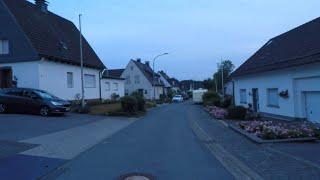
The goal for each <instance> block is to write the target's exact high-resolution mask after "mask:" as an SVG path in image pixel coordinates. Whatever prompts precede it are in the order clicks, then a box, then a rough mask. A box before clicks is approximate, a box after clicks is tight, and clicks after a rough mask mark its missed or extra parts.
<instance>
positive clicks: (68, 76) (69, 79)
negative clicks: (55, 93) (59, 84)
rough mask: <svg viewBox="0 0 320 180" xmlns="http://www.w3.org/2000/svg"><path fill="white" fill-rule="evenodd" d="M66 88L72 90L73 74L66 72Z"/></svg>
mask: <svg viewBox="0 0 320 180" xmlns="http://www.w3.org/2000/svg"><path fill="white" fill-rule="evenodd" d="M67 87H68V88H74V79H73V72H67Z"/></svg>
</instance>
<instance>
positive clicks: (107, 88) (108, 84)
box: [106, 82, 110, 91]
mask: <svg viewBox="0 0 320 180" xmlns="http://www.w3.org/2000/svg"><path fill="white" fill-rule="evenodd" d="M106 91H110V82H106Z"/></svg>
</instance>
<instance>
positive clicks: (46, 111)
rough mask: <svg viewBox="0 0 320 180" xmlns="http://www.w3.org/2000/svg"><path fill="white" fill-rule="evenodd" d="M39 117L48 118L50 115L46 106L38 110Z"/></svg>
mask: <svg viewBox="0 0 320 180" xmlns="http://www.w3.org/2000/svg"><path fill="white" fill-rule="evenodd" d="M40 115H41V116H44V117H45V116H49V115H50V110H49V108H48V107H47V106H43V107H41V108H40Z"/></svg>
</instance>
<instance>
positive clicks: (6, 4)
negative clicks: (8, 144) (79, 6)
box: [0, 0, 105, 100]
mask: <svg viewBox="0 0 320 180" xmlns="http://www.w3.org/2000/svg"><path fill="white" fill-rule="evenodd" d="M0 27H1V28H0V88H8V87H12V86H17V87H23V88H36V89H42V90H46V91H48V92H50V93H52V94H54V95H56V96H58V97H61V98H65V99H70V100H73V99H75V97H76V95H77V94H80V93H81V69H80V48H79V44H80V40H79V39H80V38H79V34H80V33H79V31H78V29H77V28H76V26H75V25H74V24H73V23H72V22H70V21H69V20H66V19H64V18H62V17H60V16H58V15H56V14H54V13H52V12H50V11H49V10H48V4H47V2H46V1H45V0H35V4H32V3H30V2H28V1H25V0H1V1H0ZM82 39H83V57H84V61H83V62H84V87H85V98H86V99H99V98H102V97H101V93H100V90H101V88H100V84H101V81H100V80H101V78H100V77H101V72H102V71H103V69H105V66H104V64H103V63H102V62H101V60H100V59H99V57H98V56H97V55H96V53H95V52H94V50H93V49H92V48H91V47H90V45H89V43H88V42H87V41H86V39H85V38H84V37H83V38H82Z"/></svg>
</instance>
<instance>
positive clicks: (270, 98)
mask: <svg viewBox="0 0 320 180" xmlns="http://www.w3.org/2000/svg"><path fill="white" fill-rule="evenodd" d="M267 106H268V107H274V108H279V107H280V106H279V89H278V88H268V89H267Z"/></svg>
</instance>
